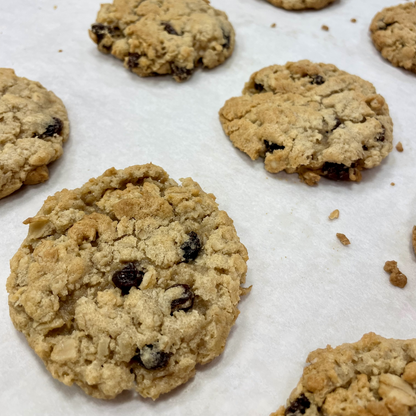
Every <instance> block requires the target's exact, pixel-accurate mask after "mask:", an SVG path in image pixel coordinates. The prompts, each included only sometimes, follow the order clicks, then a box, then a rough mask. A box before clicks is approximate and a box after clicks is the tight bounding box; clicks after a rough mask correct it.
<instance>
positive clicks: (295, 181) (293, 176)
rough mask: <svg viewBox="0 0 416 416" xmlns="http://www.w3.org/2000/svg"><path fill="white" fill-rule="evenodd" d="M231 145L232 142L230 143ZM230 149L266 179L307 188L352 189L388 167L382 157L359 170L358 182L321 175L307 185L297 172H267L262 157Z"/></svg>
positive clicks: (370, 182) (376, 178)
mask: <svg viewBox="0 0 416 416" xmlns="http://www.w3.org/2000/svg"><path fill="white" fill-rule="evenodd" d="M230 145H231V146H232V144H231V143H230ZM232 151H234V154H235V155H236V157H237V158H238V159H239V160H241V161H242V162H243V163H244V164H245V165H246V166H247V167H248V168H249V169H253V170H254V171H256V172H259V171H260V169H263V171H264V173H265V174H266V175H267V178H268V179H272V180H273V181H276V182H279V183H281V182H286V183H289V184H290V185H293V186H302V187H305V186H306V187H307V188H319V187H321V188H322V187H329V188H335V187H336V188H344V189H348V190H352V189H354V187H355V186H358V185H361V186H362V185H363V184H372V183H375V182H377V181H379V180H380V179H379V177H380V174H381V172H382V170H384V169H388V166H387V162H388V160H387V158H386V159H384V160H383V161H382V162H381V163H380V165H379V166H376V167H374V168H371V169H365V170H363V171H361V175H362V180H361V181H360V182H350V181H333V180H329V179H327V178H325V177H321V180H320V181H319V183H318V184H317V185H314V186H308V185H306V184H305V183H303V182H301V181H300V179H299V176H298V174H297V173H286V172H284V171H282V172H279V173H271V172H268V171H267V170H266V169H265V167H264V159H263V158H261V157H259V158H258V159H256V160H251V159H250V157H249V156H248V155H246V154H245V153H244V152H242V151H240V150H239V149H237V148H235V147H233V149H232ZM390 168H391V167H390Z"/></svg>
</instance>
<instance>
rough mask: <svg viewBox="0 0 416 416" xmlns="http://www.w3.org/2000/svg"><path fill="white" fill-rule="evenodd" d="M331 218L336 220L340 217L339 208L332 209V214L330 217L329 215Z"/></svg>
mask: <svg viewBox="0 0 416 416" xmlns="http://www.w3.org/2000/svg"><path fill="white" fill-rule="evenodd" d="M328 218H329V219H330V220H336V219H337V218H339V209H336V210H335V211H332V212H331V213H330V214H329V217H328Z"/></svg>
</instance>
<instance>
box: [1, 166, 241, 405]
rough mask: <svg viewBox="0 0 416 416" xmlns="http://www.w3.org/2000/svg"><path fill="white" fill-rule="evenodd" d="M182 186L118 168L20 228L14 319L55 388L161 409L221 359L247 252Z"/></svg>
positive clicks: (192, 188)
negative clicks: (162, 400)
mask: <svg viewBox="0 0 416 416" xmlns="http://www.w3.org/2000/svg"><path fill="white" fill-rule="evenodd" d="M181 181H182V185H178V184H177V183H176V182H175V181H174V180H173V179H170V178H169V176H168V175H167V174H166V172H165V171H164V170H163V169H162V168H160V167H158V166H155V165H152V164H148V165H143V166H132V167H129V168H127V169H124V170H116V169H114V168H112V169H109V170H107V171H106V172H105V173H104V174H103V175H102V176H100V177H98V178H96V179H90V181H89V182H88V183H86V184H85V185H84V186H82V187H81V188H79V189H75V190H70V191H69V190H67V189H64V190H63V191H61V192H57V193H56V194H55V195H54V196H52V197H49V198H48V199H47V200H46V201H45V203H44V205H43V207H42V208H41V210H40V211H39V212H38V214H37V215H36V216H35V217H33V218H29V219H28V220H26V221H25V223H26V224H29V233H28V236H27V238H26V239H25V241H24V242H23V244H22V246H21V247H20V249H19V250H18V252H17V253H16V255H15V256H14V257H13V259H12V261H11V274H10V276H9V278H8V280H7V290H8V292H9V306H10V316H11V319H12V321H13V323H14V325H15V327H16V328H17V329H18V330H19V331H21V332H23V333H24V335H25V336H26V338H27V340H28V342H29V344H30V346H31V347H32V348H33V349H34V350H35V352H36V354H38V355H39V357H40V358H41V359H42V360H43V362H44V363H45V365H46V367H47V369H48V370H49V371H50V372H51V373H52V375H53V376H54V377H55V378H57V379H58V380H60V381H62V382H63V383H65V384H67V385H72V384H73V383H76V384H78V385H79V386H80V387H81V388H82V389H83V390H84V391H85V392H86V393H88V394H90V395H91V396H94V397H97V398H101V399H111V398H113V397H115V396H116V395H118V394H119V393H121V392H122V391H123V390H126V389H133V388H135V389H136V390H137V392H139V393H140V394H141V395H142V396H143V397H151V398H152V399H156V398H157V397H159V395H160V394H162V393H167V392H168V391H170V390H172V389H173V388H175V387H177V386H179V385H180V384H183V383H185V382H186V381H187V380H188V379H190V378H191V377H193V376H194V374H195V366H196V365H197V364H206V363H208V362H210V361H211V360H212V359H214V358H215V357H216V356H218V355H219V354H221V352H222V351H223V349H224V347H225V343H226V339H227V336H228V333H229V331H230V329H231V327H232V326H233V324H234V322H235V320H236V319H237V316H238V314H239V311H238V309H237V305H238V302H239V300H240V295H242V294H244V293H246V291H247V289H244V288H242V287H241V286H240V285H241V284H242V283H244V281H245V275H246V270H247V267H246V262H247V260H248V256H247V251H246V249H245V247H244V245H243V244H241V243H240V240H239V238H238V236H237V233H236V230H235V228H234V226H233V222H232V220H231V219H230V218H229V217H228V215H227V214H226V213H225V212H224V211H219V210H218V206H217V204H216V202H215V197H214V196H213V195H212V194H206V193H205V192H204V191H203V190H202V189H201V188H200V186H199V185H198V184H197V183H196V182H194V181H193V180H192V179H190V178H187V179H183V180H181Z"/></svg>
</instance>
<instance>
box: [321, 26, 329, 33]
mask: <svg viewBox="0 0 416 416" xmlns="http://www.w3.org/2000/svg"><path fill="white" fill-rule="evenodd" d="M321 29H322V30H325V32H328V30H329V27H328V26H327V25H322V27H321Z"/></svg>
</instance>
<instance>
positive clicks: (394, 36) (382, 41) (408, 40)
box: [370, 2, 416, 72]
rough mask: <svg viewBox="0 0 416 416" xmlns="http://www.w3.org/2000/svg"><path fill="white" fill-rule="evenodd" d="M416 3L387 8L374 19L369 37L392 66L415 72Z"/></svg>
mask: <svg viewBox="0 0 416 416" xmlns="http://www.w3.org/2000/svg"><path fill="white" fill-rule="evenodd" d="M415 25H416V2H414V3H405V4H399V5H397V6H394V7H387V8H385V9H383V10H382V11H381V12H379V13H377V14H376V16H375V17H374V19H373V21H372V23H371V26H370V31H371V37H372V39H373V42H374V45H375V46H376V48H377V49H378V50H379V51H380V52H381V54H382V55H383V57H384V58H385V59H387V60H389V61H390V62H391V63H392V64H393V65H394V66H400V67H402V68H405V69H407V70H409V71H413V72H416V32H415Z"/></svg>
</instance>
